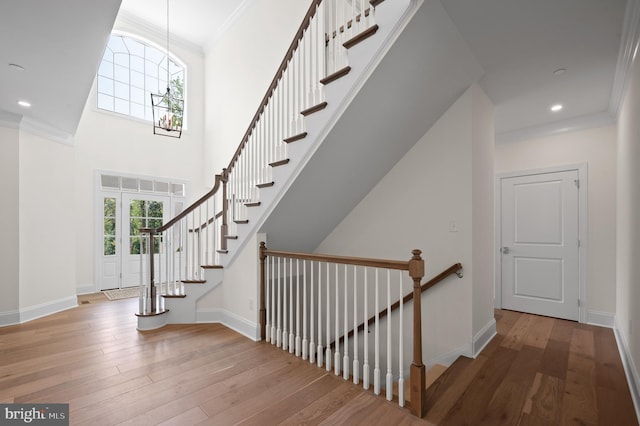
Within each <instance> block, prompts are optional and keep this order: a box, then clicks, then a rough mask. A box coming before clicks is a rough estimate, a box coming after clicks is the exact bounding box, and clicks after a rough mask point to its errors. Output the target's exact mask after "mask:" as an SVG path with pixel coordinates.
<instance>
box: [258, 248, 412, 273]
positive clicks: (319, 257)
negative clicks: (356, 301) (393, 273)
mask: <svg viewBox="0 0 640 426" xmlns="http://www.w3.org/2000/svg"><path fill="white" fill-rule="evenodd" d="M263 254H264V255H265V256H276V257H286V258H289V259H304V260H315V261H317V262H328V263H339V264H341V265H356V266H368V267H372V268H384V269H398V270H401V271H408V270H409V262H407V261H403V260H386V259H371V258H366V257H350V256H333V255H329V254H315V253H296V252H290V251H276V250H267V249H265V250H264V252H263Z"/></svg>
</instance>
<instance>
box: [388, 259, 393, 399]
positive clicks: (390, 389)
mask: <svg viewBox="0 0 640 426" xmlns="http://www.w3.org/2000/svg"><path fill="white" fill-rule="evenodd" d="M391 363H392V359H391V270H390V269H387V401H391V400H392V399H393V372H392V369H391Z"/></svg>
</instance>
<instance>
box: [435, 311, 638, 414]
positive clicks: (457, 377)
mask: <svg viewBox="0 0 640 426" xmlns="http://www.w3.org/2000/svg"><path fill="white" fill-rule="evenodd" d="M495 315H496V320H497V329H498V335H497V336H496V337H495V338H494V339H493V340H492V341H491V342H490V343H489V345H487V347H486V348H485V349H484V350H483V351H482V353H481V354H480V355H479V356H478V357H477V358H476V359H474V360H471V359H469V358H460V359H459V360H458V361H456V362H455V363H454V364H453V365H452V366H451V367H450V368H449V369H448V370H447V371H446V372H445V373H444V374H443V375H442V376H441V377H440V378H439V379H438V380H437V381H436V382H435V383H434V385H433V386H431V387H430V388H429V390H428V392H427V401H428V402H427V407H430V410H429V412H428V413H427V416H426V419H427V420H429V421H432V422H434V423H437V424H441V425H496V424H504V425H574V424H575V425H607V426H608V425H615V426H627V425H629V426H631V425H637V424H638V422H637V419H636V415H635V411H634V407H633V402H632V400H631V394H630V392H629V387H628V384H627V381H626V378H625V374H624V370H623V367H622V362H621V360H620V356H619V354H618V350H617V346H616V342H615V337H614V335H613V331H612V330H610V329H607V328H602V327H595V326H590V325H585V324H578V323H575V322H572V321H564V320H559V319H554V318H548V317H540V316H536V315H529V314H522V313H518V312H512V311H504V310H496V314H495Z"/></svg>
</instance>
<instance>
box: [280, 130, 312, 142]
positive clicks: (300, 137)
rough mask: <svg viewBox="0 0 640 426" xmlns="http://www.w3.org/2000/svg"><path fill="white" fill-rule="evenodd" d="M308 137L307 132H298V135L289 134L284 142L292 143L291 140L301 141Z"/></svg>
mask: <svg viewBox="0 0 640 426" xmlns="http://www.w3.org/2000/svg"><path fill="white" fill-rule="evenodd" d="M306 137H307V132H302V133H298V134H297V135H293V136H289V137H288V138H286V139H284V142H285V143H291V142H295V141H299V140H301V139H304V138H306Z"/></svg>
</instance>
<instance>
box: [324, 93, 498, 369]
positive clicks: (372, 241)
mask: <svg viewBox="0 0 640 426" xmlns="http://www.w3.org/2000/svg"><path fill="white" fill-rule="evenodd" d="M474 108H478V111H475V112H474ZM491 111H492V107H491V105H490V102H488V99H486V96H485V95H484V94H483V93H481V90H480V89H479V88H478V87H475V86H474V87H472V88H470V89H469V90H467V91H466V92H465V93H464V94H463V95H462V96H461V97H460V98H459V99H458V100H457V101H456V102H455V103H454V104H453V106H451V107H450V108H449V110H448V111H447V112H446V113H445V114H444V115H443V116H442V117H441V118H440V119H439V120H438V122H437V123H436V124H435V125H434V126H433V127H432V128H431V129H430V130H429V131H428V132H427V133H426V134H425V135H424V136H423V137H422V138H421V139H420V140H419V141H418V142H417V143H416V145H415V146H414V147H413V148H412V149H411V150H410V151H409V152H408V153H407V154H406V155H405V156H404V157H403V158H402V159H401V160H400V161H399V162H398V163H397V164H396V166H395V167H394V168H393V169H392V170H391V171H390V172H389V173H388V174H387V175H386V176H385V177H384V178H383V179H382V180H381V181H380V182H379V183H378V184H377V185H376V186H375V187H374V189H373V190H372V191H371V192H370V193H369V194H367V196H366V197H365V198H364V199H363V200H362V201H361V202H360V203H359V204H358V206H357V207H356V208H355V209H354V210H353V211H352V212H351V213H350V214H349V215H348V216H347V217H346V218H345V219H344V220H343V221H342V222H341V223H340V225H338V226H337V227H336V229H335V230H334V231H333V232H332V233H331V234H330V235H329V236H328V237H327V238H326V239H325V240H324V241H323V242H322V243H321V244H320V245H319V246H318V248H317V249H316V252H320V253H331V254H337V255H353V256H364V257H376V258H389V259H398V260H405V259H406V260H408V259H409V258H410V256H411V250H412V249H414V248H419V249H421V250H422V251H423V255H422V256H423V258H424V259H425V265H426V272H425V275H426V278H430V277H433V276H434V275H436V274H438V273H439V272H441V271H442V270H444V269H446V268H447V267H449V266H451V265H452V264H454V263H457V262H460V263H462V265H463V267H464V270H465V276H464V278H463V279H457V278H449V279H448V280H447V281H446V282H445V283H442V284H441V285H439V286H437V287H435V288H433V289H432V290H430V291H429V292H428V293H426V294H425V295H423V324H424V326H423V342H424V350H423V357H424V359H425V361H426V362H430V361H432V360H436V359H438V358H442V357H446V356H447V355H448V354H453V353H461V352H466V351H469V350H470V346H469V345H470V343H471V339H472V330H476V329H481V328H482V326H484V325H485V324H482V326H477V327H476V326H475V325H473V323H474V322H475V320H476V319H477V320H478V321H480V320H485V319H487V318H489V319H490V318H492V313H493V305H492V303H489V302H488V301H487V300H485V299H486V297H483V296H479V295H478V296H477V297H476V296H474V295H473V292H472V287H474V286H475V285H476V282H479V284H478V285H479V287H478V289H479V290H481V289H483V288H485V287H487V288H489V289H490V288H491V283H492V282H493V281H492V279H490V280H489V281H488V282H482V281H483V280H485V281H486V280H487V278H488V276H489V272H488V271H491V270H492V266H491V265H492V262H493V258H492V257H491V256H490V255H480V254H478V253H477V251H479V250H482V249H483V247H484V246H485V245H486V244H487V243H486V242H477V245H476V246H475V247H474V245H473V239H474V236H476V237H477V238H481V237H484V235H483V234H484V233H486V232H487V231H477V232H474V227H482V226H484V227H486V228H488V229H489V235H491V229H492V225H491V223H492V221H493V217H492V215H491V214H490V211H492V206H491V204H492V203H493V201H492V197H491V195H490V194H492V189H491V188H490V186H491V185H492V182H493V176H492V172H491V170H492V166H491V164H490V161H489V160H488V159H487V158H486V157H487V156H489V157H490V156H491V153H490V151H489V152H488V153H483V154H481V155H480V154H478V157H477V158H476V159H474V158H473V154H474V152H475V151H476V150H474V147H473V145H474V144H477V150H478V151H480V150H482V149H487V147H486V145H488V144H489V143H490V142H491V140H492V134H489V132H490V130H491V127H492V124H489V123H484V122H483V120H489V119H490V117H491ZM489 121H492V120H489ZM483 147H484V148H483ZM488 149H489V150H490V148H488ZM474 178H478V179H481V180H483V182H482V183H476V184H474V182H473V179H474ZM487 180H488V182H486V181H487ZM474 191H478V194H477V195H476V197H475V198H474V194H473V192H474ZM482 197H489V198H490V199H488V200H487V201H486V202H485V201H484V200H480V199H479V198H482ZM474 200H475V201H476V202H477V203H478V206H477V207H478V211H477V212H474V208H475V207H476V206H475V205H474V203H473V202H474ZM451 221H455V224H456V226H457V229H458V231H457V232H449V225H450V223H451ZM485 222H486V223H485ZM489 241H492V237H491V236H490V237H489ZM474 249H475V251H476V253H475V255H476V256H477V258H478V262H481V261H482V262H488V263H489V265H478V267H477V271H478V272H477V275H478V277H477V279H476V272H474V271H476V269H474V268H475V266H474V265H475V259H474ZM485 258H486V259H485ZM491 294H492V292H491ZM474 297H475V298H474ZM445 301H446V302H445ZM483 310H484V311H486V312H483Z"/></svg>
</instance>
